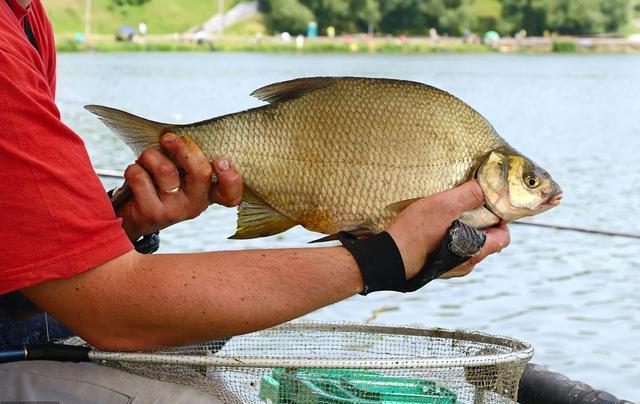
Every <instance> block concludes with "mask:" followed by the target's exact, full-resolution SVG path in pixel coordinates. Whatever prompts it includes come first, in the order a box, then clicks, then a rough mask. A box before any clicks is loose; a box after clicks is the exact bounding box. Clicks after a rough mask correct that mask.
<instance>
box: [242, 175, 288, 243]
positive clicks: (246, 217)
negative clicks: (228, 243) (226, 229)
mask: <svg viewBox="0 0 640 404" xmlns="http://www.w3.org/2000/svg"><path fill="white" fill-rule="evenodd" d="M297 224H298V222H296V221H295V220H293V219H291V218H290V217H288V216H286V215H284V214H282V213H280V212H278V211H277V210H275V209H274V208H273V207H271V206H270V205H269V204H267V203H266V202H265V201H263V200H262V199H261V198H260V197H258V196H257V195H256V194H255V193H253V191H251V190H250V189H248V188H247V187H246V186H245V189H244V193H243V196H242V202H241V203H240V206H239V207H238V225H237V229H236V233H235V234H234V235H233V236H231V237H229V238H230V239H234V240H244V239H250V238H258V237H267V236H272V235H274V234H278V233H282V232H283V231H285V230H289V229H290V228H292V227H293V226H295V225H297Z"/></svg>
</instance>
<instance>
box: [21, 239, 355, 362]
mask: <svg viewBox="0 0 640 404" xmlns="http://www.w3.org/2000/svg"><path fill="white" fill-rule="evenodd" d="M362 288H363V285H362V278H361V275H360V272H359V270H358V267H357V265H356V263H355V261H354V260H353V258H352V257H351V255H350V254H349V253H348V252H347V251H346V250H345V249H344V248H341V247H332V248H313V249H311V248H310V249H272V250H250V251H226V252H212V253H199V254H175V255H165V254H160V255H152V256H143V255H139V254H136V253H129V254H125V256H123V257H120V258H118V259H117V260H114V261H112V262H110V263H107V264H105V265H102V266H100V267H98V268H95V269H93V270H90V271H87V272H86V273H84V274H81V275H79V276H76V277H73V278H70V279H64V280H57V281H50V282H46V283H44V284H41V285H38V286H35V287H33V288H30V289H27V290H25V292H26V293H27V294H28V296H29V297H30V298H31V299H32V300H34V301H35V302H36V303H37V304H39V305H40V306H41V307H43V308H44V309H45V310H48V311H49V312H51V313H52V314H53V315H54V316H56V317H57V318H58V319H59V320H61V321H62V322H63V323H65V324H66V325H67V326H68V327H70V328H71V329H74V330H75V331H76V332H78V334H79V335H81V336H83V337H84V338H86V339H87V340H88V341H89V342H92V343H93V344H95V345H97V346H99V347H102V348H108V349H125V350H128V349H148V348H153V347H159V346H168V345H179V344H186V343H189V342H194V341H202V340H207V339H214V338H220V337H225V336H231V335H237V334H242V333H246V332H251V331H255V330H259V329H262V328H266V327H269V326H272V325H275V324H279V323H282V322H285V321H287V320H290V319H293V318H296V317H299V316H301V315H304V314H306V313H308V312H310V311H313V310H315V309H318V308H320V307H323V306H326V305H328V304H331V303H334V302H337V301H340V300H342V299H344V298H346V297H349V296H351V295H354V294H356V293H358V292H359V291H361V290H362ZM61 300H63V302H61Z"/></svg>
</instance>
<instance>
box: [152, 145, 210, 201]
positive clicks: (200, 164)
mask: <svg viewBox="0 0 640 404" xmlns="http://www.w3.org/2000/svg"><path fill="white" fill-rule="evenodd" d="M160 144H161V145H162V147H163V148H164V149H165V150H166V151H168V152H169V153H171V155H173V156H174V157H175V159H176V162H177V163H178V165H179V166H180V167H182V169H183V170H184V183H183V188H184V189H183V191H184V193H185V195H186V196H187V197H188V198H189V199H190V200H193V201H203V202H206V201H207V195H208V193H209V187H210V186H211V176H212V174H213V170H212V169H211V164H209V161H208V160H207V157H206V156H205V155H204V153H203V152H202V150H201V149H200V148H199V147H198V146H197V145H196V144H195V143H194V142H193V140H191V139H190V138H189V137H188V136H181V137H178V136H176V135H175V134H173V133H166V134H164V135H163V136H162V138H161V139H160ZM171 164H172V165H173V163H171ZM174 168H175V165H174ZM178 179H179V178H178ZM199 208H202V209H204V208H206V206H204V207H199Z"/></svg>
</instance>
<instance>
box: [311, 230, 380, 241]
mask: <svg viewBox="0 0 640 404" xmlns="http://www.w3.org/2000/svg"><path fill="white" fill-rule="evenodd" d="M347 233H351V234H353V235H354V236H356V237H357V238H362V237H371V236H375V235H376V234H378V233H376V232H375V231H373V230H371V229H356V230H351V231H348V232H347ZM337 239H338V233H333V234H329V235H328V236H324V237H321V238H319V239H316V240H313V241H309V244H311V243H325V242H327V241H335V240H337Z"/></svg>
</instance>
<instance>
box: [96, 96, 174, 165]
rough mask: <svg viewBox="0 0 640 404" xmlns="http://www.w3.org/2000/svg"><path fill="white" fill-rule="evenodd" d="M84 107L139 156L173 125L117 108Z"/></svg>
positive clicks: (156, 143) (158, 141)
mask: <svg viewBox="0 0 640 404" xmlns="http://www.w3.org/2000/svg"><path fill="white" fill-rule="evenodd" d="M84 108H85V109H86V110H87V111H89V112H91V113H93V114H95V115H97V116H98V118H100V120H101V121H102V122H103V123H104V124H105V125H107V127H108V128H109V129H111V131H112V132H113V133H115V134H116V135H118V137H119V138H120V139H122V140H123V141H124V142H125V143H126V144H127V145H128V146H129V147H130V148H131V150H133V152H134V153H135V154H136V156H139V155H140V153H142V151H143V150H144V149H146V148H148V147H152V146H158V145H159V143H160V136H162V135H163V134H164V133H166V132H168V131H169V130H170V129H171V128H172V127H174V126H175V125H169V124H166V123H160V122H154V121H150V120H148V119H144V118H140V117H139V116H135V115H133V114H130V113H128V112H124V111H120V110H119V109H115V108H109V107H104V106H101V105H85V107H84Z"/></svg>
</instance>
